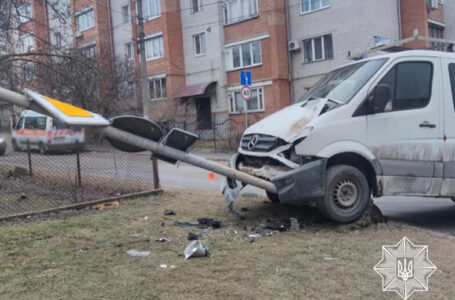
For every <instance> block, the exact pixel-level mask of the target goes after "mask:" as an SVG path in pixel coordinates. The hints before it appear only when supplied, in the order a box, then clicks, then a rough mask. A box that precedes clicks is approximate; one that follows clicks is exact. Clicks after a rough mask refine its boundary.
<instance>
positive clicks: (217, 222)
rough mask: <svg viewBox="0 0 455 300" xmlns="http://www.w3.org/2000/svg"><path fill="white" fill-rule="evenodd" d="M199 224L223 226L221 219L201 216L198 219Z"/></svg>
mask: <svg viewBox="0 0 455 300" xmlns="http://www.w3.org/2000/svg"><path fill="white" fill-rule="evenodd" d="M197 221H198V222H199V224H204V225H207V226H210V227H212V228H220V227H221V220H220V219H212V218H200V219H197Z"/></svg>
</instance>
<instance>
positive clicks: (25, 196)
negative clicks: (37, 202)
mask: <svg viewBox="0 0 455 300" xmlns="http://www.w3.org/2000/svg"><path fill="white" fill-rule="evenodd" d="M19 200H27V195H26V194H21V196H20V197H19Z"/></svg>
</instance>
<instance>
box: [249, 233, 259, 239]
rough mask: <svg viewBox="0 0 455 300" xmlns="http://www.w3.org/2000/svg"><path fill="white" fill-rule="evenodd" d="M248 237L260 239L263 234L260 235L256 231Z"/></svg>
mask: <svg viewBox="0 0 455 300" xmlns="http://www.w3.org/2000/svg"><path fill="white" fill-rule="evenodd" d="M248 237H249V238H250V239H258V238H260V237H262V235H260V234H259V233H254V234H250V235H248Z"/></svg>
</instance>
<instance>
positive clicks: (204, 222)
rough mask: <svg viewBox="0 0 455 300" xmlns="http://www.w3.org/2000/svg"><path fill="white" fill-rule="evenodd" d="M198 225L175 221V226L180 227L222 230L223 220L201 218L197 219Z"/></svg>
mask: <svg viewBox="0 0 455 300" xmlns="http://www.w3.org/2000/svg"><path fill="white" fill-rule="evenodd" d="M197 221H198V224H196V223H189V222H180V221H175V222H174V225H175V226H179V227H196V228H200V229H204V228H207V227H209V226H210V227H212V228H220V227H221V220H219V219H211V218H200V219H197Z"/></svg>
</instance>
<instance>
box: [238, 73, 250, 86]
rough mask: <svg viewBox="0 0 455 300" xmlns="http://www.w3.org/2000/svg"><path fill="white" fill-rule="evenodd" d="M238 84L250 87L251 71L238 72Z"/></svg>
mask: <svg viewBox="0 0 455 300" xmlns="http://www.w3.org/2000/svg"><path fill="white" fill-rule="evenodd" d="M240 84H241V85H247V86H250V85H251V71H240Z"/></svg>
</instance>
